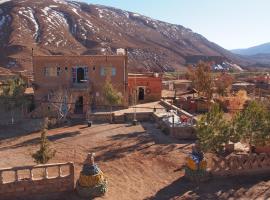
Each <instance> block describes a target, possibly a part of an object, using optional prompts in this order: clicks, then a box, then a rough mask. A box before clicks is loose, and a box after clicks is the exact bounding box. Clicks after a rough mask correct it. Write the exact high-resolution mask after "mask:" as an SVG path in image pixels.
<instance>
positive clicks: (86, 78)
mask: <svg viewBox="0 0 270 200" xmlns="http://www.w3.org/2000/svg"><path fill="white" fill-rule="evenodd" d="M84 79H85V80H88V67H84Z"/></svg>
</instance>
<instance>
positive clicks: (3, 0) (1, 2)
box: [0, 0, 10, 4]
mask: <svg viewBox="0 0 270 200" xmlns="http://www.w3.org/2000/svg"><path fill="white" fill-rule="evenodd" d="M8 1H10V0H0V4H3V3H6V2H8Z"/></svg>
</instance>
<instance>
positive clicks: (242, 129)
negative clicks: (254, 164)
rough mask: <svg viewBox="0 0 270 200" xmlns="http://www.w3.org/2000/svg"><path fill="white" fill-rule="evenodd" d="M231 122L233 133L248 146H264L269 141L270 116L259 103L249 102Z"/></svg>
mask: <svg viewBox="0 0 270 200" xmlns="http://www.w3.org/2000/svg"><path fill="white" fill-rule="evenodd" d="M233 121H234V123H233V124H234V125H235V131H236V132H238V134H239V135H240V136H241V137H242V138H245V139H246V140H247V141H248V142H249V144H250V145H265V144H266V143H267V142H269V141H270V114H269V111H268V110H267V108H266V107H265V105H264V104H262V103H261V102H258V101H252V102H250V103H249V105H248V106H247V107H246V108H245V109H244V110H243V111H242V112H240V113H239V114H238V115H236V117H235V118H234V120H233Z"/></svg>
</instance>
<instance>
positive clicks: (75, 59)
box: [33, 53, 128, 114]
mask: <svg viewBox="0 0 270 200" xmlns="http://www.w3.org/2000/svg"><path fill="white" fill-rule="evenodd" d="M33 69H34V84H33V85H34V92H35V101H36V104H37V105H41V104H45V103H46V102H48V101H59V99H61V98H60V96H61V94H63V93H65V94H67V93H68V95H66V96H68V97H69V98H68V100H67V99H64V98H62V99H61V101H68V103H71V106H72V108H71V113H74V114H85V113H87V112H88V110H89V109H92V108H98V107H102V106H104V105H106V103H105V100H104V97H103V86H104V84H105V82H106V80H109V81H110V82H111V83H112V85H113V86H114V88H115V89H116V90H117V91H119V93H120V94H121V95H122V97H123V103H122V104H121V105H119V106H124V107H126V106H127V105H128V101H127V97H128V93H127V92H128V87H127V86H128V73H127V56H126V54H125V53H123V54H117V55H91V56H88V55H83V56H73V55H72V56H65V55H54V56H33ZM57 91H58V92H57Z"/></svg>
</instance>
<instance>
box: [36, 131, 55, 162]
mask: <svg viewBox="0 0 270 200" xmlns="http://www.w3.org/2000/svg"><path fill="white" fill-rule="evenodd" d="M55 153H56V151H55V150H52V149H51V148H50V143H49V140H48V138H47V126H44V128H43V130H42V132H41V137H40V148H39V150H38V151H37V152H36V153H34V154H33V155H32V157H33V159H34V160H35V162H36V163H38V164H45V163H47V162H48V161H49V160H50V159H52V158H53V157H54V156H55Z"/></svg>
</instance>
